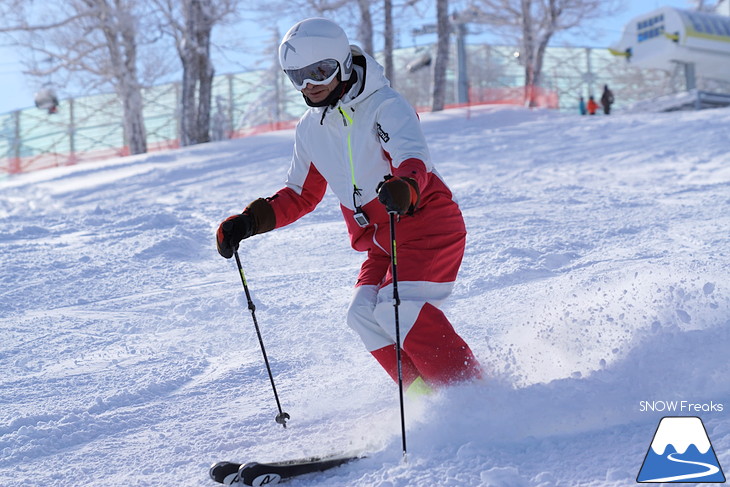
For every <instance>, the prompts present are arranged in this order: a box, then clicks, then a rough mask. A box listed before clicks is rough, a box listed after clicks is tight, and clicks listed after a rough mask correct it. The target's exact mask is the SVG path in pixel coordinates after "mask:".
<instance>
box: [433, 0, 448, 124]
mask: <svg viewBox="0 0 730 487" xmlns="http://www.w3.org/2000/svg"><path fill="white" fill-rule="evenodd" d="M436 32H437V36H438V40H437V41H436V61H435V62H434V68H433V100H432V102H431V110H433V111H434V112H438V111H441V110H443V109H444V104H445V103H446V67H447V66H448V64H449V37H450V35H451V22H450V21H449V0H436Z"/></svg>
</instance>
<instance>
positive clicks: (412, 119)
mask: <svg viewBox="0 0 730 487" xmlns="http://www.w3.org/2000/svg"><path fill="white" fill-rule="evenodd" d="M279 62H280V64H281V67H282V69H283V70H284V72H285V73H286V74H287V75H288V77H289V79H290V80H291V82H292V84H293V85H294V87H295V88H296V89H297V90H299V91H300V92H301V93H302V95H303V96H304V101H305V102H306V103H307V105H309V107H310V108H309V110H308V111H307V112H306V113H305V114H304V116H303V117H302V118H301V120H300V121H299V124H298V125H297V129H296V134H295V135H296V137H295V143H294V154H293V157H292V161H291V166H290V168H289V174H288V177H287V181H286V186H285V187H284V188H282V189H281V190H279V191H278V192H277V193H276V194H274V195H273V196H271V197H269V198H265V199H264V198H259V199H257V200H255V201H253V202H252V203H251V204H249V205H248V206H247V207H246V209H245V210H244V211H243V213H242V214H240V215H234V216H231V217H229V218H227V219H226V220H225V221H224V222H222V223H221V225H220V227H219V228H218V232H217V234H216V241H217V246H218V252H219V253H220V254H221V255H222V256H223V257H225V258H230V257H231V256H232V255H233V251H234V249H235V248H237V247H238V244H239V242H240V241H241V240H242V239H245V238H248V237H251V236H252V235H257V234H261V233H264V232H268V231H270V230H273V229H275V228H280V227H283V226H285V225H288V224H290V223H292V222H294V221H295V220H297V219H299V218H301V217H302V216H304V215H305V214H307V213H309V212H310V211H312V210H313V209H314V208H315V207H316V206H317V205H318V204H319V202H320V201H321V200H322V197H323V196H324V194H325V190H326V189H327V185H328V184H329V186H330V187H331V188H332V191H333V192H334V193H335V195H337V197H338V198H339V200H340V209H341V210H342V214H343V216H344V219H345V223H346V225H347V229H348V231H349V234H350V241H351V245H352V247H353V248H354V249H355V250H358V251H361V252H367V258H366V259H365V261H364V262H363V264H362V267H361V269H360V274H359V275H358V277H357V281H356V283H355V291H354V295H353V298H352V302H351V304H350V307H349V310H348V313H347V323H348V325H349V326H350V327H351V328H352V329H354V330H355V331H356V332H357V333H358V334H359V335H360V338H361V339H362V341H363V343H364V344H365V347H366V348H367V350H368V351H369V352H370V353H371V354H372V355H373V356H374V357H375V359H376V360H377V361H378V362H379V363H380V364H381V365H382V366H383V368H384V369H385V370H386V371H387V372H388V374H390V376H391V377H392V378H393V379H394V380H397V363H396V350H395V346H394V344H395V324H394V321H395V320H394V310H393V301H392V276H391V269H390V261H391V257H390V254H389V252H390V236H389V224H388V222H389V217H388V213H387V210H386V208H387V209H390V210H393V211H397V213H398V214H399V215H400V216H399V217H398V218H399V220H398V223H397V237H398V242H397V246H398V280H399V286H398V287H399V295H400V301H401V303H400V306H399V310H400V313H399V314H400V320H399V322H400V330H401V341H402V353H401V358H402V374H403V381H404V386H405V387H409V386H410V387H413V389H414V390H417V389H423V388H424V385H426V386H442V385H446V384H450V383H452V382H458V381H466V380H470V379H474V378H477V377H479V376H480V366H479V363H478V362H477V360H476V358H475V357H474V355H473V353H472V351H471V349H470V348H469V346H468V345H467V344H466V342H465V341H464V340H463V339H462V338H461V337H460V336H459V335H458V334H457V333H456V331H455V330H454V328H453V327H452V325H451V323H450V322H449V320H448V319H447V318H446V316H445V315H444V313H443V312H442V311H441V310H440V309H439V306H440V304H441V303H442V302H443V301H444V300H445V299H446V298H447V297H448V296H449V295H450V294H451V290H452V288H453V286H454V281H455V279H456V275H457V272H458V270H459V267H460V265H461V260H462V257H463V254H464V245H465V240H466V228H465V225H464V220H463V218H462V215H461V211H460V209H459V206H458V205H457V203H456V202H455V201H454V199H453V197H452V193H451V190H450V189H449V187H448V186H447V185H446V184H445V183H444V181H443V180H442V179H441V177H440V176H439V174H438V173H437V172H436V170H435V168H434V165H433V163H432V162H431V157H430V155H429V151H428V147H427V144H426V140H425V138H424V135H423V133H422V132H421V127H420V123H419V121H418V117H417V115H416V112H415V110H414V109H413V108H412V107H411V106H410V104H409V103H408V102H407V101H406V100H405V99H404V98H403V97H402V96H401V95H400V94H399V93H397V92H396V91H394V90H393V89H392V88H390V86H389V82H388V80H387V79H386V78H385V76H384V75H383V67H382V66H380V65H379V64H378V63H376V61H375V60H374V59H373V58H372V57H370V56H369V55H368V54H366V53H365V52H364V51H362V49H360V48H359V47H357V46H354V45H352V46H351V45H350V44H349V41H348V39H347V36H346V34H345V32H344V31H343V30H342V28H340V27H339V26H338V25H337V24H335V23H333V22H331V21H329V20H326V19H322V18H312V19H307V20H303V21H301V22H299V23H297V24H296V25H294V26H293V27H292V28H291V29H290V30H289V32H287V33H286V35H285V36H284V38H283V40H282V42H281V45H280V46H279Z"/></svg>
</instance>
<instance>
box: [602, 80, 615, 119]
mask: <svg viewBox="0 0 730 487" xmlns="http://www.w3.org/2000/svg"><path fill="white" fill-rule="evenodd" d="M613 102H614V98H613V92H612V91H611V90H609V89H608V85H603V94H602V95H601V105H603V113H605V114H606V115H608V114H610V113H611V105H613Z"/></svg>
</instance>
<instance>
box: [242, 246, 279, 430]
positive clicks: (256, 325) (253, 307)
mask: <svg viewBox="0 0 730 487" xmlns="http://www.w3.org/2000/svg"><path fill="white" fill-rule="evenodd" d="M233 255H234V256H235V257H236V265H238V273H239V274H240V275H241V282H242V283H243V290H244V291H245V292H246V299H247V300H248V309H249V310H251V317H252V318H253V326H254V328H256V335H257V336H258V337H259V345H261V353H262V354H263V356H264V363H265V364H266V371H267V372H268V373H269V381H271V388H272V389H273V390H274V399H276V407H277V408H279V414H277V415H276V422H277V423H279V424H280V425H282V426H283V427H284V428H286V420H287V419H289V418H290V416H289V413H285V412H284V411H282V410H281V403H280V402H279V394H277V393H276V385H274V376H273V374H272V373H271V366H270V365H269V358H268V357H267V355H266V348H264V340H263V339H262V338H261V330H259V322H258V321H257V320H256V305H254V304H253V300H252V299H251V292H250V291H249V290H248V284H247V283H246V275H245V274H244V273H243V266H241V258H240V257H239V256H238V249H236V250H234V251H233Z"/></svg>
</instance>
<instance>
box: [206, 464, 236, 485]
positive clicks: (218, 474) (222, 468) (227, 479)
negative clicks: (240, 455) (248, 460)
mask: <svg viewBox="0 0 730 487" xmlns="http://www.w3.org/2000/svg"><path fill="white" fill-rule="evenodd" d="M240 467H241V464H240V463H233V462H218V463H214V464H213V465H212V466H211V467H210V470H209V471H208V474H209V475H210V478H211V479H213V480H214V481H216V482H218V483H220V484H224V485H231V484H232V483H233V482H235V481H236V480H237V478H236V477H238V469H239V468H240Z"/></svg>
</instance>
